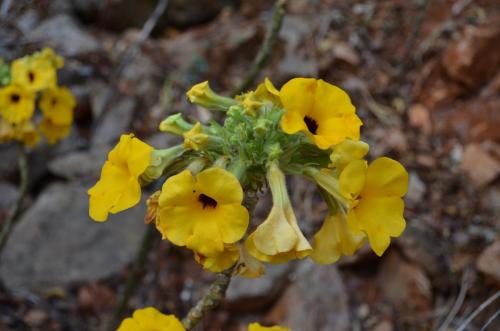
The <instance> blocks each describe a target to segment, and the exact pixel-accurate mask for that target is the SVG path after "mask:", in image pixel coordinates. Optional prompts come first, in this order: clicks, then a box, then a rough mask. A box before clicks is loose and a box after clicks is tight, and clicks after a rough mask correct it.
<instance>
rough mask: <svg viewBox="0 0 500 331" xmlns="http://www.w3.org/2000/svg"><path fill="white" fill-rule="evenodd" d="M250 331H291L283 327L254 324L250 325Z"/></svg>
mask: <svg viewBox="0 0 500 331" xmlns="http://www.w3.org/2000/svg"><path fill="white" fill-rule="evenodd" d="M248 331H290V329H289V328H285V327H283V326H262V325H260V324H259V323H252V324H249V325H248Z"/></svg>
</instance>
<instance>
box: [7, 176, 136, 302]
mask: <svg viewBox="0 0 500 331" xmlns="http://www.w3.org/2000/svg"><path fill="white" fill-rule="evenodd" d="M86 191H87V189H86V188H85V187H82V186H81V185H78V184H71V183H70V184H53V185H52V186H50V187H49V188H48V189H47V190H45V191H44V192H43V193H42V194H41V195H40V196H39V198H38V200H37V201H36V203H35V204H34V205H33V207H32V208H30V209H29V210H28V211H27V212H26V214H24V216H23V217H22V218H21V219H20V220H19V223H18V224H17V226H16V227H15V228H14V230H13V232H12V234H11V236H10V237H9V240H8V241H7V243H6V246H5V247H4V250H3V252H2V256H1V264H0V277H1V279H2V280H3V282H4V283H5V285H6V286H7V288H9V289H11V290H14V291H17V292H20V293H23V292H24V291H35V292H42V293H43V292H45V291H48V290H50V288H52V287H60V286H65V285H68V284H70V283H73V282H85V281H95V280H97V279H101V278H104V277H108V276H110V275H112V274H114V273H116V272H118V271H119V270H120V269H122V268H123V267H124V266H125V265H126V264H127V263H129V262H130V261H131V260H132V259H133V256H134V255H135V253H136V251H137V249H138V246H139V245H140V241H141V238H142V234H143V231H144V230H145V226H144V224H143V221H142V219H143V215H144V213H145V208H144V204H141V205H140V206H136V207H135V208H133V209H131V210H128V211H126V212H123V213H120V214H117V215H114V217H111V218H110V220H109V221H108V222H105V223H97V222H93V221H92V220H90V219H89V217H88V216H87V215H88V197H87V193H86Z"/></svg>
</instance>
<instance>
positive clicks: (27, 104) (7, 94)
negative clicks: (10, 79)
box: [0, 84, 35, 124]
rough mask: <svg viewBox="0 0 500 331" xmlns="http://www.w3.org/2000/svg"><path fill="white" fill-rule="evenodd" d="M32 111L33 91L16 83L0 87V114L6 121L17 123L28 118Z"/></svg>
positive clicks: (33, 106) (33, 109)
mask: <svg viewBox="0 0 500 331" xmlns="http://www.w3.org/2000/svg"><path fill="white" fill-rule="evenodd" d="M34 111H35V94H34V93H32V92H30V91H28V90H26V89H25V88H23V87H22V86H21V85H17V84H10V85H8V86H6V87H4V88H2V89H0V114H1V115H2V116H3V118H4V119H5V120H6V121H7V122H9V123H12V124H18V123H21V122H24V121H26V120H29V119H30V118H31V116H32V115H33V112H34Z"/></svg>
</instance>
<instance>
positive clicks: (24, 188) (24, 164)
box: [0, 145, 29, 251]
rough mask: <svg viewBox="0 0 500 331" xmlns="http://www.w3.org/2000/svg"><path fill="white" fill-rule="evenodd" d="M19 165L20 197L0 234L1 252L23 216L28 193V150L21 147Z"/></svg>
mask: <svg viewBox="0 0 500 331" xmlns="http://www.w3.org/2000/svg"><path fill="white" fill-rule="evenodd" d="M18 165H19V177H20V182H19V195H18V197H17V200H16V202H15V203H14V206H12V208H11V209H10V211H9V214H8V215H7V219H6V220H5V221H4V223H3V227H2V230H1V232H0V251H1V250H2V248H3V246H4V245H5V242H6V241H7V238H8V237H9V234H10V232H11V231H12V228H13V227H14V224H15V223H16V222H17V220H18V218H19V216H20V215H21V209H22V207H23V203H24V199H25V197H26V194H27V192H28V180H29V176H28V155H27V154H26V150H25V149H24V147H23V146H21V145H20V146H19V158H18Z"/></svg>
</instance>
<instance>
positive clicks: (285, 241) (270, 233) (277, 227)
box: [246, 163, 311, 263]
mask: <svg viewBox="0 0 500 331" xmlns="http://www.w3.org/2000/svg"><path fill="white" fill-rule="evenodd" d="M267 180H268V182H269V187H270V189H271V193H272V197H273V207H272V208H271V212H270V213H269V215H268V217H267V218H266V220H265V221H264V222H262V224H260V225H259V226H258V227H257V229H256V230H255V232H253V233H252V234H251V235H250V236H249V238H248V239H247V243H246V247H247V249H248V251H249V252H250V254H252V255H254V257H256V258H257V259H260V260H262V261H264V262H272V263H281V262H284V261H287V260H289V259H293V258H303V257H305V256H307V255H308V254H309V253H310V252H311V245H310V244H309V242H308V241H307V239H306V238H305V237H304V235H303V234H302V231H301V230H300V228H299V226H298V224H297V219H296V218H295V213H294V212H293V208H292V205H291V203H290V198H289V197H288V192H287V189H286V182H285V176H284V175H283V173H282V172H281V170H280V169H279V167H278V165H277V164H276V163H271V164H270V166H269V169H268V173H267Z"/></svg>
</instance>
